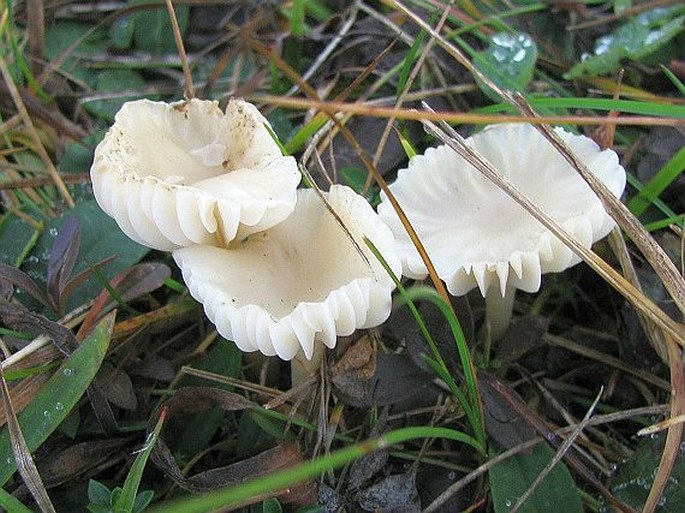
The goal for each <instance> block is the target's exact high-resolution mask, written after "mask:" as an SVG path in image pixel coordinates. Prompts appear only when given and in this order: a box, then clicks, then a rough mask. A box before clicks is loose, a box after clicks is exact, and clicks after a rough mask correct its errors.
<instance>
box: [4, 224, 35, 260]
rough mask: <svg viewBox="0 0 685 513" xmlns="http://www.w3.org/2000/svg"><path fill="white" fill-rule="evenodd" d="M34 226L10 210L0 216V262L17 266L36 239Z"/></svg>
mask: <svg viewBox="0 0 685 513" xmlns="http://www.w3.org/2000/svg"><path fill="white" fill-rule="evenodd" d="M38 235H39V232H38V230H36V228H35V227H34V226H31V225H30V224H28V223H27V222H26V221H24V220H23V219H21V218H20V217H18V216H17V215H16V214H14V213H12V212H8V213H6V214H5V215H4V216H2V218H0V263H3V264H7V265H11V266H13V267H19V266H20V265H21V263H22V262H23V261H24V259H25V258H26V256H27V255H28V253H29V252H30V251H31V249H32V248H33V246H34V244H35V243H36V240H38Z"/></svg>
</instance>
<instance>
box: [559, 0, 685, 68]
mask: <svg viewBox="0 0 685 513" xmlns="http://www.w3.org/2000/svg"><path fill="white" fill-rule="evenodd" d="M684 10H685V9H684V8H683V7H670V8H665V7H664V8H658V9H652V10H651V11H646V12H643V13H640V14H638V15H637V16H635V17H633V18H631V19H630V21H628V22H627V23H624V24H623V25H621V26H620V27H618V28H617V29H616V30H615V31H614V32H612V33H611V34H608V35H605V36H602V37H599V38H598V39H597V40H596V41H595V48H594V52H593V54H592V55H588V56H585V57H584V59H583V60H582V61H581V62H579V63H578V64H576V65H575V66H573V67H572V68H571V69H570V70H569V72H568V73H566V75H565V78H568V79H573V78H578V77H580V76H582V75H590V76H596V75H607V74H610V73H615V72H616V71H618V69H619V68H620V67H621V60H622V59H631V60H634V61H639V60H642V59H645V58H646V57H647V56H649V55H650V54H652V53H654V52H656V51H657V50H659V49H660V48H662V47H663V46H664V45H666V43H668V42H669V41H671V39H673V38H674V37H676V36H677V35H678V34H680V33H681V32H682V31H683V30H684V29H685V23H684V22H685V16H677V15H678V14H682V12H683V11H684Z"/></svg>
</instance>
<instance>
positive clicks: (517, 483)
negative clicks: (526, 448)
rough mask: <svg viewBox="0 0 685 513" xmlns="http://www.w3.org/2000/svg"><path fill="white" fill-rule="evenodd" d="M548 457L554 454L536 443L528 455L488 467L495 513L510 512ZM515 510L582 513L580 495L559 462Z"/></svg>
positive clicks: (522, 512)
mask: <svg viewBox="0 0 685 513" xmlns="http://www.w3.org/2000/svg"><path fill="white" fill-rule="evenodd" d="M552 458H554V451H552V449H550V447H549V446H548V445H547V444H545V443H540V444H538V445H536V446H535V447H534V448H533V449H531V450H530V452H529V453H527V454H518V455H515V456H513V457H511V458H508V459H506V460H504V461H502V462H500V463H498V464H497V465H495V466H494V467H492V468H491V469H490V472H489V477H490V487H491V490H492V498H493V501H494V506H495V512H496V513H505V512H507V511H509V510H511V509H512V508H513V507H514V505H515V504H516V501H517V500H518V498H519V497H520V496H521V495H522V494H523V493H524V492H525V491H526V490H527V489H528V488H529V487H530V485H531V483H533V481H535V479H536V478H537V476H538V474H540V472H541V471H542V470H543V469H544V468H545V465H547V464H548V463H549V462H550V461H551V460H552ZM518 511H519V512H520V513H547V512H549V511H554V513H582V511H583V504H582V502H581V500H580V495H579V494H578V490H576V487H575V484H574V482H573V478H572V477H571V474H570V472H569V471H568V469H567V468H566V466H565V465H564V464H563V462H559V463H557V464H556V465H555V466H554V468H553V469H552V471H551V472H550V473H549V474H548V475H547V477H545V479H544V480H543V481H542V483H540V484H539V485H538V486H537V488H535V490H534V491H533V493H532V494H531V495H530V496H529V497H528V500H527V501H526V502H525V503H523V505H522V506H521V508H520V509H519V510H518Z"/></svg>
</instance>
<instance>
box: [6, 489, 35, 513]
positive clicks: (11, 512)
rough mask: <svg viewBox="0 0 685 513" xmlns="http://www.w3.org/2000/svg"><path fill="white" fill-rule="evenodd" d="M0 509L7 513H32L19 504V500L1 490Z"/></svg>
mask: <svg viewBox="0 0 685 513" xmlns="http://www.w3.org/2000/svg"><path fill="white" fill-rule="evenodd" d="M0 508H2V509H3V511H6V512H7V513H33V511H32V510H30V509H29V508H27V507H26V506H24V505H23V504H22V503H21V502H19V499H17V498H16V497H14V496H13V495H10V494H9V493H7V492H6V491H5V490H3V489H2V488H0Z"/></svg>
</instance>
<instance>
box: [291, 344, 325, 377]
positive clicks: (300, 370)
mask: <svg viewBox="0 0 685 513" xmlns="http://www.w3.org/2000/svg"><path fill="white" fill-rule="evenodd" d="M323 353H324V346H323V344H320V343H315V344H314V353H313V354H312V358H311V360H309V359H307V357H306V356H305V355H304V352H303V351H302V350H300V352H299V353H297V354H296V355H295V358H293V359H292V360H291V361H290V386H292V387H296V386H297V385H299V384H300V383H302V382H303V381H305V380H306V379H307V378H308V377H309V375H310V374H312V373H313V372H316V371H318V370H319V369H320V368H321V362H322V361H323Z"/></svg>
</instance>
